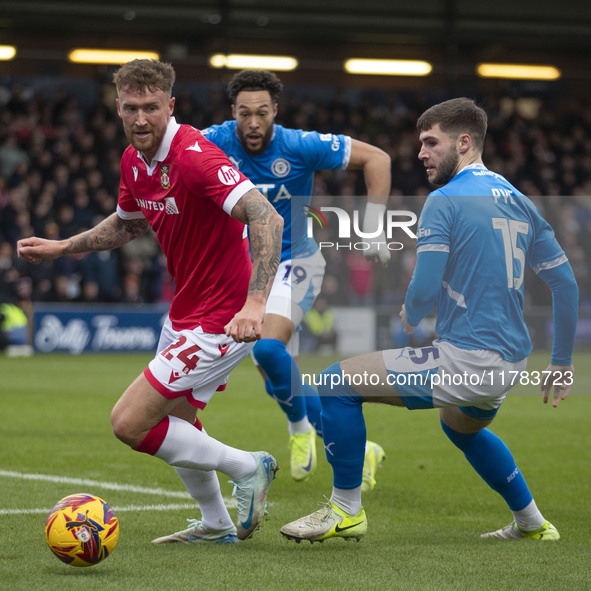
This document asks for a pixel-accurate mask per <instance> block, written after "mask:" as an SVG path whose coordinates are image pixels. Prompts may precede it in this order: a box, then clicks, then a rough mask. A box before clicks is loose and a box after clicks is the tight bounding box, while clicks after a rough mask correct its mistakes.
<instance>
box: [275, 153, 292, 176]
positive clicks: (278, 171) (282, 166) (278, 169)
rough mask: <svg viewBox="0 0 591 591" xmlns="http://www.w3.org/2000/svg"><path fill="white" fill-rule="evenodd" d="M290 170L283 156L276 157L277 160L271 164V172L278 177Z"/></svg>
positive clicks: (285, 174)
mask: <svg viewBox="0 0 591 591" xmlns="http://www.w3.org/2000/svg"><path fill="white" fill-rule="evenodd" d="M290 170H291V165H290V163H289V162H288V161H287V160H286V159H285V158H277V160H275V161H274V162H273V164H271V172H272V173H273V174H274V175H275V176H276V177H278V178H283V177H284V176H287V175H288V174H289V172H290Z"/></svg>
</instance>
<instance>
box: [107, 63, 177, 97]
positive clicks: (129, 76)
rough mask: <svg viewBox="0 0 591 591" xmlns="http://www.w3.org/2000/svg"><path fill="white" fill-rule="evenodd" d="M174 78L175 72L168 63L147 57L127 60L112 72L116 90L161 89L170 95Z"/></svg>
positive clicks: (141, 90) (142, 90) (152, 90)
mask: <svg viewBox="0 0 591 591" xmlns="http://www.w3.org/2000/svg"><path fill="white" fill-rule="evenodd" d="M175 79H176V74H175V71H174V68H173V67H172V66H171V65H170V64H168V63H165V62H161V61H159V60H147V59H144V60H132V61H131V62H127V63H126V64H123V65H122V66H121V67H120V68H119V69H118V70H117V71H116V72H115V74H113V82H114V83H115V86H116V87H117V92H119V91H120V90H122V89H125V90H131V91H139V92H145V91H146V89H148V90H149V91H151V92H154V91H155V90H162V91H163V92H165V93H166V94H167V95H168V96H171V94H172V86H173V84H174V81H175Z"/></svg>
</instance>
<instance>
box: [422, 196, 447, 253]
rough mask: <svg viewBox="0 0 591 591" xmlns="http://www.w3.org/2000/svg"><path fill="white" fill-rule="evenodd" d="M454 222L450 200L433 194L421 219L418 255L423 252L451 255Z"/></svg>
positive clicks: (428, 199)
mask: <svg viewBox="0 0 591 591" xmlns="http://www.w3.org/2000/svg"><path fill="white" fill-rule="evenodd" d="M453 221H454V211H453V208H452V205H451V203H450V201H449V199H448V198H447V197H445V196H444V195H441V194H439V193H437V192H434V193H431V195H430V196H429V197H428V198H427V201H426V202H425V205H424V206H423V211H422V212H421V215H420V217H419V225H418V229H417V254H419V253H421V252H446V253H449V247H450V244H451V237H452V232H451V229H452V226H453Z"/></svg>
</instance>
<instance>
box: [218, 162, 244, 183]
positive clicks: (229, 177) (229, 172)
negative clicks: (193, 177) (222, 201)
mask: <svg viewBox="0 0 591 591" xmlns="http://www.w3.org/2000/svg"><path fill="white" fill-rule="evenodd" d="M218 179H220V182H221V183H223V184H224V185H229V186H230V185H235V184H236V183H237V182H238V181H239V180H240V173H239V172H238V171H237V170H236V169H235V168H232V167H231V166H222V167H221V168H220V169H219V170H218Z"/></svg>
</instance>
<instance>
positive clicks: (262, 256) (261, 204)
mask: <svg viewBox="0 0 591 591" xmlns="http://www.w3.org/2000/svg"><path fill="white" fill-rule="evenodd" d="M232 216H233V217H235V218H236V219H238V220H240V221H241V222H244V223H245V224H248V225H249V226H250V251H251V254H252V267H253V268H252V275H251V278H250V285H249V289H248V293H249V295H254V294H259V295H262V296H263V297H265V298H266V297H267V295H268V294H269V291H270V289H271V285H272V283H273V279H274V277H275V273H276V272H277V267H278V266H279V261H280V260H281V238H282V235H283V219H282V218H281V216H280V215H279V214H278V213H277V212H276V211H275V208H274V207H273V206H272V205H271V204H270V203H269V202H268V201H267V199H265V198H264V197H263V196H262V195H261V194H260V193H259V192H258V191H257V190H256V189H251V190H250V191H248V192H247V193H246V194H245V195H244V196H243V197H242V198H241V199H240V200H239V201H238V203H237V204H236V205H235V206H234V209H233V210H232Z"/></svg>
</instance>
